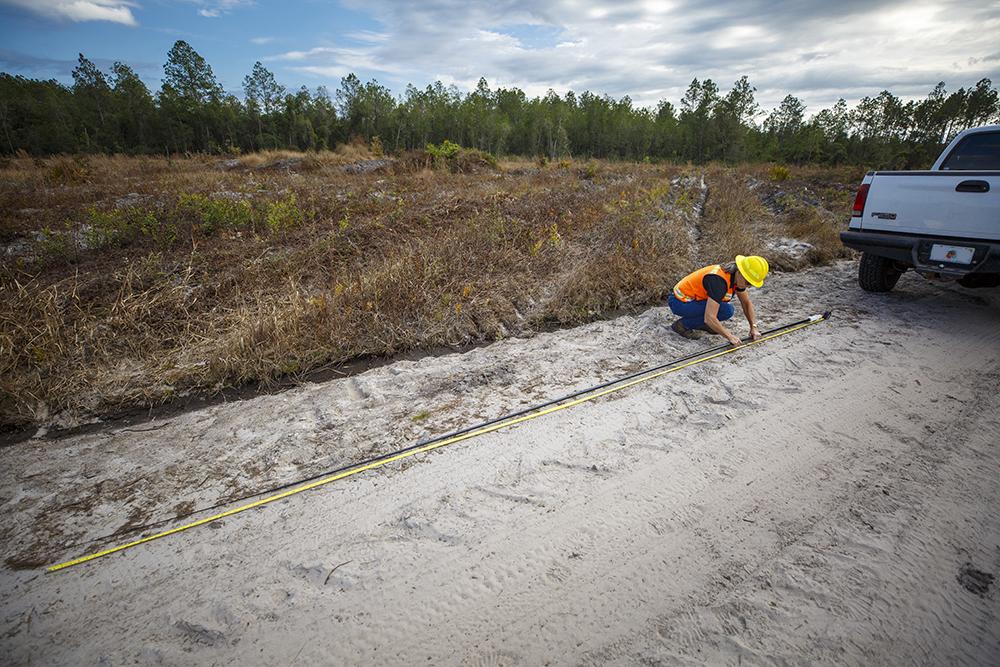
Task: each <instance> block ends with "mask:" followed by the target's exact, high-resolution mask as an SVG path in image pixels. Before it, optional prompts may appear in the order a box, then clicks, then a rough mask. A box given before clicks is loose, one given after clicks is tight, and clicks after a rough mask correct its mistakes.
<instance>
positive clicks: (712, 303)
mask: <svg viewBox="0 0 1000 667" xmlns="http://www.w3.org/2000/svg"><path fill="white" fill-rule="evenodd" d="M705 325H706V326H707V327H708V328H709V329H711V330H712V331H714V332H715V333H717V334H719V335H720V336H722V337H723V338H725V339H726V340H728V341H729V342H730V343H731V344H732V345H733V346H736V345H739V344H740V343H742V341H741V340H740V339H739V338H738V337H737V336H734V335H733V334H732V333H730V331H729V329H727V328H726V327H724V326H722V322H720V321H719V302H718V301H716V300H715V299H713V298H712V297H708V301H706V302H705Z"/></svg>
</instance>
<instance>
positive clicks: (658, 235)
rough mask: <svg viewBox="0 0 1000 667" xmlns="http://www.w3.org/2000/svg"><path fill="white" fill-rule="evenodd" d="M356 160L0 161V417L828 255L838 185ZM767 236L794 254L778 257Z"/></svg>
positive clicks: (223, 378)
mask: <svg viewBox="0 0 1000 667" xmlns="http://www.w3.org/2000/svg"><path fill="white" fill-rule="evenodd" d="M370 159H371V156H369V155H366V154H365V152H364V150H363V149H358V148H357V147H354V148H351V147H348V148H345V149H342V150H341V151H339V152H335V153H323V154H305V155H301V154H299V155H296V154H287V153H280V154H279V153H269V154H268V153H265V154H257V155H249V156H244V157H242V158H236V159H234V160H220V159H218V158H211V157H194V158H188V159H174V160H167V159H162V158H127V157H90V158H53V159H46V160H31V159H29V158H16V159H8V160H5V161H3V162H2V163H0V216H2V223H0V243H2V244H3V250H2V253H3V254H0V263H2V266H0V353H2V354H0V358H2V361H0V423H2V424H3V425H4V426H6V427H8V428H9V427H13V426H24V425H29V424H31V423H33V422H34V423H41V422H45V421H47V420H52V419H56V421H57V422H58V421H72V420H74V419H77V418H80V417H86V416H88V415H101V414H110V413H114V412H117V411H121V410H126V409H130V408H136V407H145V406H153V405H156V404H160V403H163V402H166V401H170V400H172V399H175V398H177V397H179V396H183V395H185V394H190V393H194V394H210V393H212V392H216V391H219V390H220V389H223V388H227V387H233V386H238V385H242V384H246V383H265V384H266V383H268V382H271V381H274V380H275V379H277V378H281V377H288V376H295V375H297V374H301V373H304V372H307V371H310V370H312V369H316V368H318V367H321V366H325V365H330V364H336V363H340V362H343V361H346V360H350V359H354V358H359V357H364V356H368V355H392V354H394V353H398V352H400V351H405V350H413V349H419V348H427V347H431V346H439V345H448V346H455V345H463V344H468V343H473V342H479V341H486V340H493V339H497V338H501V337H505V336H510V335H514V334H524V333H530V332H531V331H534V330H537V329H538V328H539V327H543V326H549V325H551V324H552V323H556V324H573V323H579V322H583V321H586V320H589V319H593V318H595V317H601V316H603V315H606V314H609V313H612V312H614V311H617V310H620V309H631V308H640V307H643V306H646V305H649V304H653V303H657V302H658V301H660V300H662V299H663V298H664V296H665V295H666V294H667V293H668V291H669V290H670V288H671V287H672V285H673V283H674V282H675V281H676V280H677V278H679V277H680V276H681V275H683V273H685V272H686V271H687V270H689V269H690V268H691V267H692V263H697V262H701V263H707V262H709V261H716V260H720V259H725V258H728V257H732V256H733V255H734V254H735V253H737V252H743V253H762V254H765V255H766V256H768V257H769V259H771V260H772V263H773V264H774V265H775V266H777V267H781V268H784V269H786V270H794V269H796V268H799V267H801V266H805V265H808V264H816V263H824V262H828V261H830V260H831V259H833V258H835V257H838V256H842V255H843V254H844V251H843V249H842V248H841V246H840V243H839V241H838V239H837V231H838V230H839V229H840V228H841V227H842V225H843V222H844V219H845V216H846V211H847V210H849V207H850V202H851V197H852V192H853V187H854V184H855V182H856V181H857V178H858V177H859V175H858V174H856V173H854V171H853V170H843V169H841V170H833V169H822V168H812V167H809V168H791V169H790V170H786V169H784V168H780V167H779V168H775V167H770V166H768V165H750V166H744V167H738V168H729V167H722V166H709V167H704V168H703V167H686V166H671V165H643V164H623V163H607V162H573V161H564V162H561V163H558V164H556V163H550V164H546V165H539V164H537V163H533V162H528V161H521V162H505V163H502V164H499V165H496V164H495V163H493V162H492V160H491V159H488V156H482V155H477V154H474V153H466V152H462V153H459V154H457V155H453V156H451V157H445V156H444V155H440V156H438V158H437V161H436V162H435V159H434V157H433V156H432V155H429V154H424V153H418V154H412V155H408V156H404V157H402V158H399V159H396V160H393V161H389V162H388V164H382V163H372V162H367V161H368V160H370ZM352 165H353V166H352ZM345 167H346V168H345ZM359 167H360V168H359ZM370 167H377V168H375V169H372V170H371V171H365V169H367V168H370ZM702 183H704V185H705V187H704V188H703V187H702ZM782 238H785V239H796V240H799V241H804V242H806V243H809V244H811V246H812V247H811V248H810V249H808V250H807V251H806V252H805V253H804V254H803V255H802V256H798V257H796V256H794V253H791V252H788V251H780V250H776V249H775V247H774V246H773V244H774V242H775V241H776V240H777V239H782ZM60 416H61V417H62V418H60Z"/></svg>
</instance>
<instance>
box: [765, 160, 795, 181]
mask: <svg viewBox="0 0 1000 667" xmlns="http://www.w3.org/2000/svg"><path fill="white" fill-rule="evenodd" d="M768 173H769V174H770V175H771V180H772V181H787V180H788V178H789V177H790V176H791V175H792V172H791V170H790V169H789V168H788V167H786V166H784V165H780V164H776V165H774V166H773V167H771V169H770V170H769V171H768Z"/></svg>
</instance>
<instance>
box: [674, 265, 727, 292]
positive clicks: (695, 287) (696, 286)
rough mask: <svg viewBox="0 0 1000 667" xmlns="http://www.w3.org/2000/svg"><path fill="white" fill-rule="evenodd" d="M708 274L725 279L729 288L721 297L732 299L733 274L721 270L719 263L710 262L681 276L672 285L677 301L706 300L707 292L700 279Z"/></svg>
mask: <svg viewBox="0 0 1000 667" xmlns="http://www.w3.org/2000/svg"><path fill="white" fill-rule="evenodd" d="M709 274H712V275H716V276H722V278H723V279H724V280H725V281H726V285H728V286H729V289H728V290H727V291H726V296H724V297H722V300H723V301H729V300H730V299H732V298H733V290H734V286H733V276H732V274H729V273H726V272H725V271H723V269H722V265H721V264H711V265H709V266H706V267H704V268H701V269H698V270H697V271H695V272H694V273H691V274H688V275H687V276H686V277H684V278H682V279H681V280H680V281H678V283H677V284H676V285H674V296H675V297H677V299H678V300H679V301H707V300H708V292H706V291H705V286H704V285H703V284H702V281H703V280H704V279H705V276H707V275H709Z"/></svg>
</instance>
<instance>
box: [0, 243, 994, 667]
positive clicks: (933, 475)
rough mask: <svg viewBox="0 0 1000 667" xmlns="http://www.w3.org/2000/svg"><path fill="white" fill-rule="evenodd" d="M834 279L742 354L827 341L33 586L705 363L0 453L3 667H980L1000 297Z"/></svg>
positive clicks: (564, 359)
mask: <svg viewBox="0 0 1000 667" xmlns="http://www.w3.org/2000/svg"><path fill="white" fill-rule="evenodd" d="M855 270H856V268H855V265H854V264H852V263H849V262H848V263H842V264H839V265H837V266H834V267H827V268H823V269H816V270H812V271H808V272H804V273H799V274H787V275H777V276H774V277H773V279H771V280H769V282H768V285H767V286H766V288H765V289H764V290H761V291H759V292H757V293H756V294H755V295H754V299H755V302H756V303H757V304H758V309H759V311H760V314H761V317H762V320H763V323H764V325H765V328H769V327H771V326H775V325H779V324H782V323H784V322H787V321H791V320H795V319H799V318H801V317H803V316H806V315H810V314H813V313H816V312H821V311H823V310H825V309H828V308H833V309H834V310H835V315H834V316H835V319H834V320H832V321H831V322H829V323H823V324H819V325H816V326H813V327H810V328H808V329H806V330H804V331H802V332H800V333H796V334H792V335H789V336H786V337H783V338H781V339H779V340H776V341H773V342H769V343H767V344H766V345H762V346H759V347H756V348H752V349H748V350H745V351H743V352H741V353H739V354H733V355H728V356H726V357H724V358H722V359H719V360H716V361H712V362H707V363H704V364H701V365H699V366H697V367H693V368H690V369H687V370H685V371H682V372H679V373H675V374H672V375H669V376H666V377H664V378H661V379H658V380H655V381H652V382H649V383H646V384H643V385H640V386H637V387H634V388H632V389H630V390H627V391H623V392H619V393H616V394H614V395H612V396H609V397H605V398H602V399H599V400H596V401H594V402H590V403H586V404H584V405H581V406H578V407H575V408H572V409H569V410H565V411H562V412H558V413H555V414H552V415H549V416H546V417H543V418H540V419H537V420H534V421H531V422H527V423H524V424H521V425H518V426H516V427H513V428H509V429H505V430H503V431H500V432H497V433H493V434H489V435H485V436H482V437H479V438H476V439H474V440H472V441H468V442H465V443H461V444H458V445H454V446H452V447H448V448H445V449H442V450H439V451H437V452H433V453H429V454H425V455H421V456H419V457H416V458H414V459H409V460H408V461H407V462H404V463H400V464H394V465H393V466H391V467H389V468H385V469H382V470H380V471H378V472H372V473H369V474H365V475H362V476H359V477H354V478H351V479H349V480H344V481H342V482H337V483H335V484H332V485H329V486H326V487H324V488H322V489H319V490H316V491H313V492H309V493H307V494H302V495H299V496H296V497H294V498H290V499H287V500H284V501H281V502H279V503H276V504H274V505H271V506H269V507H267V508H265V509H262V510H255V511H252V512H248V513H244V514H241V515H239V516H236V517H232V518H229V519H227V520H225V521H223V522H220V523H219V524H213V525H212V526H211V527H202V528H198V529H195V530H192V531H188V532H186V533H183V534H180V535H177V536H174V537H171V538H168V539H164V540H159V541H156V542H152V543H149V544H145V545H142V546H140V547H138V548H135V549H132V550H129V551H127V552H123V553H120V554H115V555H112V556H110V557H107V558H104V559H101V560H98V561H95V562H92V563H89V564H86V565H82V566H79V567H77V568H71V569H69V570H66V571H63V572H60V573H56V574H43V573H42V572H41V570H40V568H39V566H40V565H42V564H51V563H53V562H57V561H60V560H64V559H66V558H69V557H73V556H77V555H80V554H81V553H83V552H85V551H87V550H88V547H90V546H94V543H92V542H88V541H90V540H93V539H95V538H97V537H100V536H102V535H107V534H110V533H114V532H116V531H121V530H125V529H128V528H130V527H133V526H141V525H146V524H149V523H151V522H156V521H159V520H163V519H170V518H171V517H173V516H175V515H179V514H185V513H187V512H189V511H190V510H191V509H194V508H197V507H201V506H203V505H206V504H212V503H214V502H217V501H219V500H220V499H224V498H227V497H232V496H234V495H240V494H242V493H245V492H246V491H247V490H249V489H254V488H259V487H262V486H268V485H269V484H271V483H275V482H280V481H287V480H289V479H292V478H295V477H298V476H304V475H305V474H309V473H312V472H315V471H317V470H320V469H324V468H332V467H336V466H337V465H340V464H343V463H346V462H348V461H352V460H358V459H360V458H363V457H365V456H369V455H371V454H372V453H377V452H381V451H388V450H390V449H395V448H397V447H399V446H402V445H405V444H408V443H409V442H411V441H412V440H414V439H416V438H419V437H423V436H426V435H428V434H430V433H434V432H440V431H443V430H447V429H450V428H456V427H458V426H460V425H464V424H466V423H468V422H470V421H474V420H478V419H484V418H489V417H493V416H496V415H498V414H502V413H503V412H504V411H508V410H510V409H513V408H516V407H519V406H521V405H525V404H527V403H532V402H537V401H538V400H539V399H542V398H545V397H549V396H553V395H558V394H561V393H565V392H566V391H567V390H568V389H571V388H575V387H582V386H586V385H588V384H590V383H592V382H594V381H596V380H600V379H610V378H613V377H616V376H619V375H622V374H624V373H626V372H628V371H632V370H636V369H638V368H641V367H645V366H648V365H652V364H654V363H657V362H661V361H663V360H666V359H669V358H672V357H675V356H678V355H680V354H685V353H688V352H690V351H692V350H693V349H696V348H698V347H710V346H712V345H714V344H717V340H701V341H696V342H691V341H686V340H683V339H681V338H679V337H677V336H676V335H674V334H672V333H671V332H670V331H669V329H668V325H669V323H670V321H671V318H670V315H669V312H668V311H666V310H665V309H659V308H657V309H652V310H650V311H647V312H646V313H644V314H642V315H640V316H637V317H621V318H618V319H615V320H612V321H607V322H598V323H594V324H591V325H588V326H584V327H579V328H576V329H573V330H568V331H561V332H556V333H551V334H544V335H539V336H537V337H535V338H532V339H528V340H507V341H502V342H499V343H497V344H494V345H491V346H489V347H484V348H480V349H477V350H473V351H471V352H468V353H465V354H456V355H448V356H443V357H434V358H427V359H424V360H421V361H418V362H399V363H396V364H393V365H390V366H386V367H382V368H378V369H373V370H371V371H368V372H366V373H364V374H362V375H359V376H356V377H354V378H349V379H343V380H337V381H333V382H327V383H323V384H314V385H306V386H303V387H301V388H297V389H294V390H291V391H287V392H284V393H282V394H279V395H274V396H261V397H259V398H255V399H252V400H248V401H242V402H239V403H230V404H225V405H217V406H212V407H208V408H204V409H202V410H199V411H196V412H190V413H186V414H183V415H176V416H172V417H170V418H168V419H165V420H154V421H152V422H146V423H142V424H135V425H132V426H127V425H122V424H118V425H113V426H110V427H108V428H106V429H103V430H98V431H95V432H91V433H87V434H80V435H76V436H72V437H67V438H63V439H59V440H54V441H53V440H44V439H35V440H31V441H28V442H23V443H20V444H18V445H14V446H11V447H7V448H5V449H3V450H2V451H0V501H2V511H3V518H2V519H0V538H2V549H3V557H4V559H5V564H4V565H3V569H2V570H0V578H2V579H0V637H2V650H3V653H4V655H5V656H6V660H10V661H11V663H12V664H67V665H80V664H95V663H96V664H108V665H118V664H166V665H175V664H191V663H199V664H229V663H232V662H235V661H237V660H239V661H241V662H242V663H243V664H268V665H271V664H273V665H292V664H298V665H306V664H357V663H361V662H365V663H381V664H415V663H418V662H419V663H425V664H468V665H507V664H509V665H518V664H525V665H538V664H620V665H632V664H639V663H643V664H703V663H704V664H720V663H721V664H741V663H746V664H760V663H767V664H773V663H777V664H785V663H788V664H802V663H827V664H872V663H892V664H909V663H917V664H935V665H936V664H997V663H998V662H1000V593H998V591H997V589H998V585H1000V582H997V581H996V578H997V577H1000V512H998V511H997V510H998V508H1000V391H998V389H1000V292H998V291H996V290H992V291H990V290H979V291H972V290H965V289H962V288H960V287H957V286H947V285H938V284H932V283H927V282H925V281H923V280H922V279H920V278H919V277H916V276H913V275H907V276H904V278H903V279H902V280H901V281H900V285H899V287H898V288H897V291H895V292H893V293H891V294H888V295H870V294H865V293H862V292H861V291H860V290H859V289H858V288H857V286H856V283H855V280H854V272H855ZM739 317H740V316H739V315H737V318H739ZM737 328H738V329H739V330H740V331H741V332H745V330H746V328H745V323H743V322H742V321H740V323H739V324H738V325H737ZM167 525H170V524H167ZM114 541H115V540H111V541H110V542H104V543H100V546H108V545H109V544H111V543H113V542H114ZM6 660H5V661H6Z"/></svg>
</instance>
